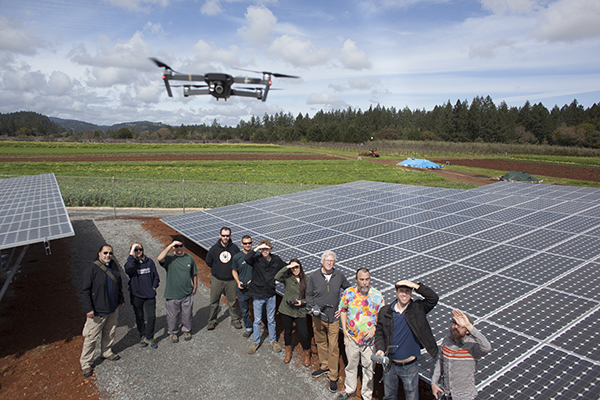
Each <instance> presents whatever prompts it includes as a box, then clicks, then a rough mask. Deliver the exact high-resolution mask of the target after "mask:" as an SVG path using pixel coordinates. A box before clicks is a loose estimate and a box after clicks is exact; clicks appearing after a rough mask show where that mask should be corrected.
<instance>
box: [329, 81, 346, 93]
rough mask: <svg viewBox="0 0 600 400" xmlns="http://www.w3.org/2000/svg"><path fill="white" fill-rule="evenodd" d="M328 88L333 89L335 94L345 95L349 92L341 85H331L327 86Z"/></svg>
mask: <svg viewBox="0 0 600 400" xmlns="http://www.w3.org/2000/svg"><path fill="white" fill-rule="evenodd" d="M327 87H330V88H331V89H333V91H334V92H338V93H343V92H345V91H347V90H348V88H347V87H346V86H344V85H340V84H338V83H330V84H329V85H327Z"/></svg>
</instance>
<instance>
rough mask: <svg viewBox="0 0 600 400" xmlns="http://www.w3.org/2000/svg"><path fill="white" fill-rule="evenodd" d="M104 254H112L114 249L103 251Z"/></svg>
mask: <svg viewBox="0 0 600 400" xmlns="http://www.w3.org/2000/svg"><path fill="white" fill-rule="evenodd" d="M102 254H104V255H107V254H110V255H111V256H112V255H113V252H112V251H103V252H102Z"/></svg>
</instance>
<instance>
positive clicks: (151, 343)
mask: <svg viewBox="0 0 600 400" xmlns="http://www.w3.org/2000/svg"><path fill="white" fill-rule="evenodd" d="M148 344H149V345H150V348H152V349H158V344H157V343H156V340H154V339H148Z"/></svg>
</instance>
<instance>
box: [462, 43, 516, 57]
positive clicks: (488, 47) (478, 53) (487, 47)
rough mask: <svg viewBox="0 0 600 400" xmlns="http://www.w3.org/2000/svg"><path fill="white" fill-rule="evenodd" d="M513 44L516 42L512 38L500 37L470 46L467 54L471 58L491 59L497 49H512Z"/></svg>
mask: <svg viewBox="0 0 600 400" xmlns="http://www.w3.org/2000/svg"><path fill="white" fill-rule="evenodd" d="M515 44H516V43H515V42H514V41H513V40H508V39H506V38H502V39H499V40H496V41H495V42H492V43H484V44H480V45H477V46H471V49H470V50H469V56H470V57H471V58H483V59H491V58H494V57H495V56H496V53H497V52H498V51H502V50H503V49H506V48H508V49H509V50H511V49H514V46H515Z"/></svg>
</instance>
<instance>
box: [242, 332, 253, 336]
mask: <svg viewBox="0 0 600 400" xmlns="http://www.w3.org/2000/svg"><path fill="white" fill-rule="evenodd" d="M252 333H253V332H252V331H245V332H244V333H242V336H243V337H250V336H252Z"/></svg>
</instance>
